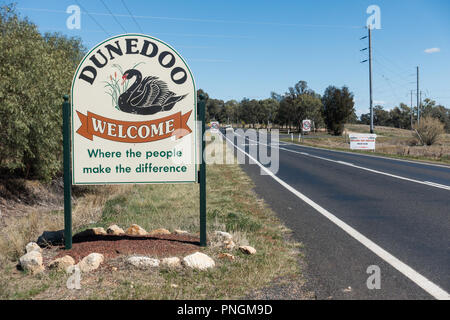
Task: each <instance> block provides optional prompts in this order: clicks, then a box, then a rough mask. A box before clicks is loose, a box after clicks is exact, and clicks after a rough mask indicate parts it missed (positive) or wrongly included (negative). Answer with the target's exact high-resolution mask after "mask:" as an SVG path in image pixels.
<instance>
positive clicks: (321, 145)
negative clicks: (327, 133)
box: [280, 137, 450, 165]
mask: <svg viewBox="0 0 450 320" xmlns="http://www.w3.org/2000/svg"><path fill="white" fill-rule="evenodd" d="M339 138H341V139H342V140H344V139H343V138H342V137H339ZM308 140H313V139H308ZM322 140H323V139H320V138H318V139H314V142H313V143H311V142H309V141H308V142H298V141H296V140H295V139H294V141H292V140H291V139H288V138H281V139H280V141H284V142H290V143H295V144H298V145H304V146H309V147H316V148H322V149H328V150H337V151H345V152H352V153H359V154H367V155H372V156H382V157H386V158H393V159H403V160H413V161H418V162H424V163H434V164H443V165H450V157H448V156H443V157H441V158H440V159H434V158H429V157H425V156H415V155H400V154H392V153H386V152H377V151H375V152H373V151H365V150H351V149H349V148H340V147H335V146H330V145H329V144H327V143H321V142H322ZM377 140H378V139H377ZM394 151H395V150H394Z"/></svg>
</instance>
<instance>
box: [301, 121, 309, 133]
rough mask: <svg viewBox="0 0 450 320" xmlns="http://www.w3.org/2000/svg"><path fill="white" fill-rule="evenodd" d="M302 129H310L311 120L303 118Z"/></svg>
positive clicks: (304, 130)
mask: <svg viewBox="0 0 450 320" xmlns="http://www.w3.org/2000/svg"><path fill="white" fill-rule="evenodd" d="M302 131H303V132H310V131H311V120H308V119H305V120H303V121H302Z"/></svg>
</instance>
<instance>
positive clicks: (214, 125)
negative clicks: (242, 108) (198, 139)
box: [211, 121, 220, 132]
mask: <svg viewBox="0 0 450 320" xmlns="http://www.w3.org/2000/svg"><path fill="white" fill-rule="evenodd" d="M219 129H220V125H219V122H218V121H211V132H218V131H219Z"/></svg>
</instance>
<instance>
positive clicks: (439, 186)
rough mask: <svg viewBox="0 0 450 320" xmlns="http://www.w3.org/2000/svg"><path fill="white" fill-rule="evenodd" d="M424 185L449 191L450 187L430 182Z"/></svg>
mask: <svg viewBox="0 0 450 320" xmlns="http://www.w3.org/2000/svg"><path fill="white" fill-rule="evenodd" d="M424 183H426V184H429V185H430V186H433V187H437V188H442V189H447V190H450V186H446V185H445V184H440V183H436V182H430V181H424Z"/></svg>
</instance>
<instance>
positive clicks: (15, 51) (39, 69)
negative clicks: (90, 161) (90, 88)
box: [0, 6, 84, 180]
mask: <svg viewBox="0 0 450 320" xmlns="http://www.w3.org/2000/svg"><path fill="white" fill-rule="evenodd" d="M0 34H1V37H0V52H1V54H0V141H1V143H0V169H3V170H0V171H4V170H5V169H6V170H9V171H14V172H15V173H17V174H20V175H21V176H25V177H30V178H31V177H34V178H39V179H43V180H50V179H51V178H53V177H54V176H55V175H57V174H58V173H59V172H60V171H61V159H62V132H61V126H62V111H61V105H62V101H63V100H62V96H63V95H64V94H67V93H69V91H70V83H71V81H72V77H73V73H74V71H75V68H76V66H77V64H78V62H79V61H80V60H81V58H82V56H83V52H84V48H83V47H82V45H81V42H80V40H78V39H73V38H70V39H69V38H66V37H64V36H62V35H59V34H45V35H41V34H40V33H39V32H38V30H37V27H36V26H35V25H34V24H32V23H31V22H29V21H28V20H27V19H23V18H21V17H19V16H18V15H17V14H16V13H15V11H14V7H12V6H3V7H0Z"/></svg>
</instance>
